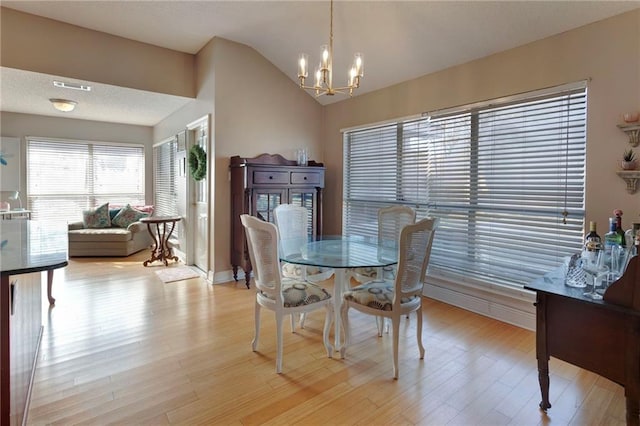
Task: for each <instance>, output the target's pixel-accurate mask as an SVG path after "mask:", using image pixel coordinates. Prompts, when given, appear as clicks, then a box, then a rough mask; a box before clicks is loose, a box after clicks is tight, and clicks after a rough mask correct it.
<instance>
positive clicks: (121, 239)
mask: <svg viewBox="0 0 640 426" xmlns="http://www.w3.org/2000/svg"><path fill="white" fill-rule="evenodd" d="M105 206H106V207H105ZM105 211H107V216H108V219H107V218H105V215H104V212H105ZM120 212H122V214H121V215H120V216H118V213H120ZM150 214H151V213H149V212H143V211H141V210H137V209H135V208H132V207H131V206H129V205H127V206H125V207H124V208H112V209H109V206H108V203H107V204H103V205H102V206H100V207H98V208H97V209H92V210H85V211H84V212H83V220H82V221H81V222H72V223H69V224H68V239H69V256H70V257H81V256H100V257H102V256H105V257H106V256H120V257H123V256H129V255H130V254H133V253H136V252H138V251H140V250H143V249H146V248H148V247H150V246H151V244H152V243H153V239H152V237H151V235H149V231H148V230H147V225H145V224H143V223H141V222H140V221H139V219H140V218H142V217H147V216H149V215H150ZM96 217H97V219H96ZM125 217H126V220H125V219H123V218H125Z"/></svg>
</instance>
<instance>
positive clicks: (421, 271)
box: [340, 218, 437, 379]
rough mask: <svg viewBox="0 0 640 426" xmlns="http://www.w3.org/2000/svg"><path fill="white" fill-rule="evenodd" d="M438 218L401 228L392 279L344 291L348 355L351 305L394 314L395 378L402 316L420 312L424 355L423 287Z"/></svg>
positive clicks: (386, 315)
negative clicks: (394, 272) (395, 266)
mask: <svg viewBox="0 0 640 426" xmlns="http://www.w3.org/2000/svg"><path fill="white" fill-rule="evenodd" d="M436 226H437V219H430V218H427V219H422V220H420V221H419V222H417V223H415V224H413V225H407V226H405V227H404V228H403V229H402V231H401V232H400V242H399V247H398V267H397V271H396V276H395V278H394V280H392V281H370V282H368V283H364V284H361V285H359V286H357V287H354V288H353V289H351V290H349V291H347V292H345V293H344V296H343V297H344V300H343V304H342V310H341V317H342V324H343V327H344V330H345V344H344V345H343V346H342V348H341V349H340V354H341V355H342V357H343V358H344V356H345V354H346V350H347V347H348V346H349V344H350V343H351V342H350V340H351V331H350V329H349V309H350V308H353V309H355V310H357V311H360V312H362V313H365V314H368V315H375V316H376V317H383V318H390V319H391V325H392V329H393V331H392V339H393V378H394V379H397V378H398V341H399V336H398V333H399V331H400V317H401V316H402V315H408V314H409V313H411V312H416V313H417V317H418V320H417V324H416V328H417V338H418V348H419V350H420V359H423V358H424V346H423V345H422V289H423V286H424V279H425V274H426V271H427V266H428V264H429V257H430V255H431V245H432V243H433V235H434V233H435V229H436Z"/></svg>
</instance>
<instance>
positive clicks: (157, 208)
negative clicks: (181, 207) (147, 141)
mask: <svg viewBox="0 0 640 426" xmlns="http://www.w3.org/2000/svg"><path fill="white" fill-rule="evenodd" d="M177 149H178V144H177V141H176V139H175V138H173V139H170V140H168V141H166V142H163V143H161V144H160V145H157V146H154V147H153V193H154V195H155V199H154V201H153V202H154V212H155V213H154V214H155V215H156V216H175V215H177V214H178V203H177V187H176V178H177V176H176V164H177V159H176V155H177Z"/></svg>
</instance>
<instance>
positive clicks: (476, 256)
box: [343, 88, 586, 285]
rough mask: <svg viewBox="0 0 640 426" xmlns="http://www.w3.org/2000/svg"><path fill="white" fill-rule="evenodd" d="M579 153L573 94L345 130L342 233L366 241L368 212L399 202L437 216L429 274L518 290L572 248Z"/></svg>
mask: <svg viewBox="0 0 640 426" xmlns="http://www.w3.org/2000/svg"><path fill="white" fill-rule="evenodd" d="M382 129H384V131H383V130H382ZM383 134H384V135H386V137H385V138H378V139H376V137H375V136H376V135H383ZM392 134H395V136H396V137H392V136H391V135H392ZM364 135H368V137H363V136H364ZM585 145H586V89H585V88H580V89H576V90H573V91H565V92H562V93H556V94H553V95H546V96H544V97H542V98H536V99H532V98H530V99H520V100H519V101H517V102H511V103H509V104H506V103H505V104H502V105H500V104H493V105H490V106H484V107H481V108H479V107H475V108H473V109H471V108H469V109H468V110H464V109H458V111H457V112H456V113H455V114H451V115H446V116H444V115H443V116H440V117H432V118H424V119H420V120H415V121H411V122H402V123H395V124H390V125H385V126H383V127H381V128H376V129H363V130H354V131H350V132H347V133H346V134H345V170H344V176H345V180H344V197H345V199H344V211H343V227H344V232H345V233H346V234H364V235H375V229H376V223H377V210H378V208H379V207H381V206H382V205H386V204H408V205H411V206H412V207H414V208H416V209H417V211H418V218H420V217H424V216H433V217H438V218H440V223H439V226H438V230H437V232H436V234H435V238H434V243H433V251H432V254H431V261H430V273H437V274H439V275H445V276H447V275H450V276H451V277H452V278H454V279H457V280H465V277H469V278H472V279H473V280H474V281H477V280H480V281H486V282H489V283H497V284H506V285H522V284H525V283H527V282H529V281H531V279H533V278H534V277H536V276H538V275H540V274H542V273H544V272H546V271H548V270H550V269H551V268H553V267H555V266H556V265H558V264H559V263H560V262H561V261H562V258H563V257H564V256H567V255H570V254H572V253H574V252H576V251H577V250H579V248H580V246H581V243H582V230H583V223H584V167H585V162H584V160H585ZM382 147H384V150H383V149H382ZM367 150H369V151H370V154H369V155H367V156H362V155H359V153H361V152H366V151H367ZM393 150H395V151H396V152H395V155H394V156H393V157H391V156H390V155H388V153H391V152H392V151H393ZM378 153H380V154H378ZM378 155H379V156H378ZM380 163H382V164H383V165H382V166H380ZM393 163H395V167H396V168H395V174H394V175H393V176H392V177H393V179H388V180H387V178H388V176H386V175H382V174H380V173H379V171H380V170H392V169H393V166H394V164H393ZM353 170H358V171H359V170H369V173H370V175H372V176H374V177H378V176H379V177H380V180H384V182H381V181H379V180H375V179H374V180H373V181H372V183H367V182H366V180H365V179H361V178H360V176H359V175H358V176H357V179H354V176H353ZM381 188H384V189H383V190H381ZM387 188H389V189H388V190H387ZM391 189H393V190H395V191H396V192H395V198H394V197H392V196H384V197H381V196H380V195H381V194H391ZM564 211H566V212H567V219H566V223H564V221H563V212H564Z"/></svg>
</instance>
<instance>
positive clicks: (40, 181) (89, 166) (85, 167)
mask: <svg viewBox="0 0 640 426" xmlns="http://www.w3.org/2000/svg"><path fill="white" fill-rule="evenodd" d="M27 189H28V194H27V200H28V208H29V209H30V210H32V218H33V219H37V220H62V221H71V222H72V221H79V220H82V211H83V210H86V209H89V208H94V207H97V206H99V205H101V204H104V203H106V202H109V203H111V204H120V205H125V204H127V203H129V204H132V205H141V204H144V147H143V146H142V145H116V144H107V143H95V142H81V141H64V140H47V139H38V138H27Z"/></svg>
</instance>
